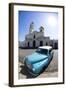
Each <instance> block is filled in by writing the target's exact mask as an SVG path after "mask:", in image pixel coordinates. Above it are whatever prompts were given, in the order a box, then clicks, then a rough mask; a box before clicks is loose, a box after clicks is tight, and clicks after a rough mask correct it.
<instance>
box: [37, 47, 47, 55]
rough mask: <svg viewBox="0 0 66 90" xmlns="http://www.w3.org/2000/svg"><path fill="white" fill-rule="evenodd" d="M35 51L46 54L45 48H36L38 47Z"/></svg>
mask: <svg viewBox="0 0 66 90" xmlns="http://www.w3.org/2000/svg"><path fill="white" fill-rule="evenodd" d="M36 52H38V53H41V54H46V55H47V53H48V50H47V49H40V48H38V49H37V50H36Z"/></svg>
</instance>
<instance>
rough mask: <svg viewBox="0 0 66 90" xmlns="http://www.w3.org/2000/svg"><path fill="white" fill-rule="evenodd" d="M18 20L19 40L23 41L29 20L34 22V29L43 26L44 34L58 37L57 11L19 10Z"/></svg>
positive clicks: (51, 37)
mask: <svg viewBox="0 0 66 90" xmlns="http://www.w3.org/2000/svg"><path fill="white" fill-rule="evenodd" d="M18 20H19V21H18V31H19V34H18V39H19V41H24V39H25V35H26V34H28V33H29V27H30V23H31V22H34V25H35V26H34V27H35V30H36V31H39V27H40V26H43V27H44V29H45V30H44V36H49V37H50V39H58V13H56V12H35V11H19V13H18Z"/></svg>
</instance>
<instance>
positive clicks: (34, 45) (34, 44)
mask: <svg viewBox="0 0 66 90" xmlns="http://www.w3.org/2000/svg"><path fill="white" fill-rule="evenodd" d="M33 47H34V48H35V47H36V41H35V40H34V41H33Z"/></svg>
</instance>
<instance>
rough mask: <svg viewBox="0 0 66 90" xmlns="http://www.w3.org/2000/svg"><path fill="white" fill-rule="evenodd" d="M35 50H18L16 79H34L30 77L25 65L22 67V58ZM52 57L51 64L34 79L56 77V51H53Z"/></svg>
mask: <svg viewBox="0 0 66 90" xmlns="http://www.w3.org/2000/svg"><path fill="white" fill-rule="evenodd" d="M35 50H36V49H19V63H18V73H19V74H18V78H19V79H26V78H34V77H33V76H31V75H30V74H29V73H28V71H27V69H26V67H25V65H24V57H25V56H27V55H30V54H32V53H33V52H35ZM53 51H54V55H53V59H52V61H51V63H50V64H49V66H48V67H47V69H46V70H45V71H44V72H42V73H41V74H40V75H39V76H37V77H36V78H45V77H57V76H58V50H53Z"/></svg>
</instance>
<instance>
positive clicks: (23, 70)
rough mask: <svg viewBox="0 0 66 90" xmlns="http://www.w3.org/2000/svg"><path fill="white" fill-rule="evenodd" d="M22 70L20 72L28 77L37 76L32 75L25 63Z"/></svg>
mask: <svg viewBox="0 0 66 90" xmlns="http://www.w3.org/2000/svg"><path fill="white" fill-rule="evenodd" d="M20 68H21V70H20V72H19V73H21V74H23V75H25V76H26V78H35V76H32V75H31V74H30V73H29V72H28V71H27V69H26V67H25V66H24V65H21V66H20Z"/></svg>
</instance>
